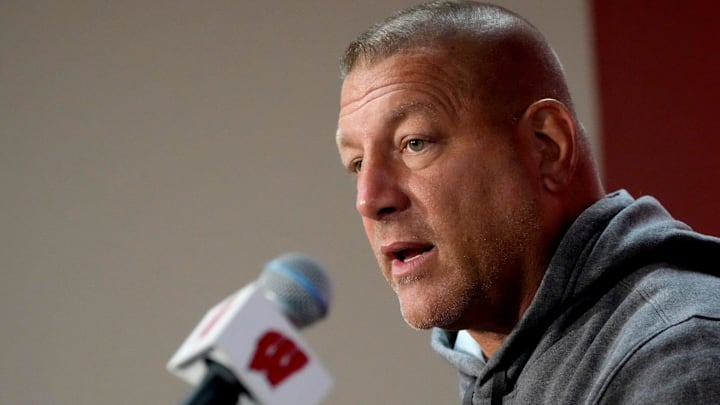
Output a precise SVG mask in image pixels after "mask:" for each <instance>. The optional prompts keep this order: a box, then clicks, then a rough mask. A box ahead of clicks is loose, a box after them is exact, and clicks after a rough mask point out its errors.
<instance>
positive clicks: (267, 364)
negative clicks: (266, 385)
mask: <svg viewBox="0 0 720 405" xmlns="http://www.w3.org/2000/svg"><path fill="white" fill-rule="evenodd" d="M307 362H308V358H307V355H305V353H303V352H302V351H300V349H298V347H297V346H296V345H295V343H293V341H292V340H290V339H288V338H286V337H285V336H283V335H281V334H280V333H279V332H277V331H273V330H271V331H268V332H266V333H265V334H264V335H263V336H262V337H261V338H260V340H258V344H257V349H256V350H255V355H254V356H253V359H252V361H251V362H250V368H251V369H253V370H257V371H259V372H264V373H265V376H266V378H267V380H268V381H269V382H270V385H272V386H273V387H275V386H277V385H278V384H280V383H281V382H283V381H284V380H285V379H286V378H288V377H289V376H290V375H291V374H293V373H294V372H296V371H299V370H300V369H302V368H303V367H304V366H305V364H307Z"/></svg>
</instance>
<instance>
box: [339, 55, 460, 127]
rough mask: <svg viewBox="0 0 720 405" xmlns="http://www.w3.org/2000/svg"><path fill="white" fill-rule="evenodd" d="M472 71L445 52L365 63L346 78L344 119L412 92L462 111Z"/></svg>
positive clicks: (342, 98)
mask: <svg viewBox="0 0 720 405" xmlns="http://www.w3.org/2000/svg"><path fill="white" fill-rule="evenodd" d="M467 70H468V69H467V68H466V67H465V66H463V65H462V64H461V63H460V60H459V59H458V58H456V57H453V56H452V55H450V52H448V51H447V50H444V49H433V48H429V49H418V50H414V51H412V52H410V53H400V54H396V55H392V56H389V57H386V58H383V59H381V60H380V61H377V62H373V63H371V64H367V63H361V64H360V65H358V66H356V67H355V69H353V71H352V72H350V74H348V76H347V77H346V78H345V81H344V82H343V87H342V94H341V105H340V108H341V117H342V115H344V114H350V113H353V112H354V111H355V110H357V109H359V108H362V107H364V106H365V105H366V104H367V103H370V102H372V101H374V100H375V99H376V98H378V97H381V96H383V95H386V94H387V93H389V92H393V91H398V90H410V91H415V92H417V93H419V94H423V93H424V94H425V95H426V96H428V98H436V99H438V100H436V101H437V102H439V103H440V104H443V105H441V106H439V107H446V108H453V109H459V108H460V107H461V105H460V101H461V100H462V98H463V95H464V94H465V93H467V92H468V91H469V90H470V87H471V86H470V85H469V83H468V80H467V78H468V76H469V74H468V71H467Z"/></svg>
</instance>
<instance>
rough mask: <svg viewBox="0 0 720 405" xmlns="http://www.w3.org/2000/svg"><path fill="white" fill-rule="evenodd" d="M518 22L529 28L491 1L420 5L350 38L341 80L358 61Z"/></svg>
mask: <svg viewBox="0 0 720 405" xmlns="http://www.w3.org/2000/svg"><path fill="white" fill-rule="evenodd" d="M519 22H522V23H524V24H526V25H528V26H530V27H532V25H531V24H530V23H529V22H527V21H526V20H524V19H523V18H522V17H520V16H519V15H517V14H515V13H513V12H511V11H509V10H507V9H505V8H502V7H500V6H496V5H493V4H486V3H478V2H474V1H432V2H429V3H425V4H420V5H418V6H415V7H411V8H408V9H405V10H401V11H398V12H396V13H395V14H393V15H391V16H390V17H388V18H386V19H385V20H383V21H381V22H379V23H376V24H374V25H372V26H371V27H370V28H368V29H367V31H365V32H363V33H362V34H360V36H358V37H357V38H356V39H355V40H354V41H352V42H351V43H350V45H349V46H348V47H347V49H346V50H345V53H344V54H343V55H342V57H341V58H340V75H341V78H343V79H344V78H345V76H347V74H348V73H350V71H352V70H353V68H354V67H355V66H356V64H357V63H358V62H359V61H361V60H362V61H365V62H373V61H375V60H377V59H382V58H385V57H388V56H391V55H393V54H396V53H401V52H404V51H408V50H412V49H416V48H419V47H423V46H432V45H435V44H437V42H439V41H442V40H447V39H450V38H453V37H463V36H465V37H474V36H478V35H482V34H483V33H485V32H488V31H492V30H494V29H498V28H499V27H506V26H509V25H516V24H518V23H519ZM532 28H533V29H534V27H532Z"/></svg>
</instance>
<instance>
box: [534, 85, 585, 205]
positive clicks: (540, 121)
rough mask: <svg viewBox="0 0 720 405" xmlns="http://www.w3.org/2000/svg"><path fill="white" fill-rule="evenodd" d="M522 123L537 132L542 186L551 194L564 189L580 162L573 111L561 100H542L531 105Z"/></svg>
mask: <svg viewBox="0 0 720 405" xmlns="http://www.w3.org/2000/svg"><path fill="white" fill-rule="evenodd" d="M521 120H522V121H523V123H522V127H524V128H526V129H528V130H530V131H532V133H533V149H534V151H535V156H536V157H537V158H538V160H537V163H538V169H539V174H540V180H541V184H542V186H543V187H544V188H545V189H546V190H548V191H550V192H557V191H560V190H562V189H564V188H565V187H566V186H567V185H568V184H569V183H570V180H571V179H572V177H573V175H574V173H575V167H576V165H577V160H578V151H577V149H578V145H577V143H578V134H577V126H576V125H575V120H574V119H573V116H572V114H571V113H570V110H569V109H568V108H567V107H566V106H565V104H563V103H561V102H560V101H557V100H554V99H549V98H547V99H542V100H539V101H536V102H534V103H533V104H531V105H530V106H529V107H528V108H527V109H526V110H525V113H524V114H523V116H522V118H521Z"/></svg>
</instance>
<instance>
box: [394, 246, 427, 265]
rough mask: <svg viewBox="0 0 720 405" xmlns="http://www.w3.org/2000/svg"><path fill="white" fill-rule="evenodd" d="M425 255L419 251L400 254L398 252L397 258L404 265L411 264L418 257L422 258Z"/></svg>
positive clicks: (401, 252) (406, 251)
mask: <svg viewBox="0 0 720 405" xmlns="http://www.w3.org/2000/svg"><path fill="white" fill-rule="evenodd" d="M423 253H425V251H424V250H419V249H406V250H403V251H400V252H397V254H396V256H397V258H398V259H400V261H402V262H403V263H407V262H411V261H413V260H415V259H417V258H418V257H420V256H421V255H422V254H423Z"/></svg>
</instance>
